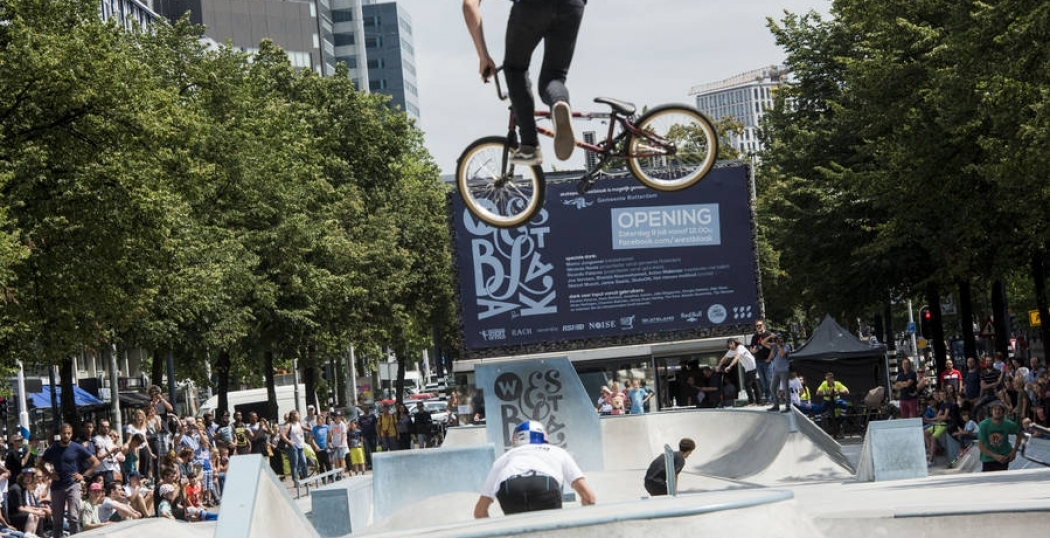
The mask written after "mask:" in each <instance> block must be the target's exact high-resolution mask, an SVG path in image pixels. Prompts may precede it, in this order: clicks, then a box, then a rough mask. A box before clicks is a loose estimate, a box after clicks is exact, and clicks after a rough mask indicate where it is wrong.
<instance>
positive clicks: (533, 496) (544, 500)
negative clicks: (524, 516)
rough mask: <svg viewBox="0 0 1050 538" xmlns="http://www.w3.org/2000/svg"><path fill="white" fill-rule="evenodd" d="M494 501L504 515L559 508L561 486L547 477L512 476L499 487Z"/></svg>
mask: <svg viewBox="0 0 1050 538" xmlns="http://www.w3.org/2000/svg"><path fill="white" fill-rule="evenodd" d="M496 499H498V500H499V505H500V507H501V508H502V509H503V513H504V514H518V513H521V512H535V511H537V510H551V509H554V508H561V485H560V484H558V481H557V480H555V479H553V478H551V477H549V476H547V475H541V474H532V475H517V476H512V477H510V478H508V479H506V480H504V481H503V483H501V484H500V485H499V491H498V492H497V493H496Z"/></svg>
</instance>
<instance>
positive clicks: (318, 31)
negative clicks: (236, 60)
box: [154, 0, 335, 75]
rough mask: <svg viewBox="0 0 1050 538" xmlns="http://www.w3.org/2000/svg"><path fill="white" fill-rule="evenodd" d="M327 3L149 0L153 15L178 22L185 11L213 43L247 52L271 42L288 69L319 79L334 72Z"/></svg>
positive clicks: (303, 0)
mask: <svg viewBox="0 0 1050 538" xmlns="http://www.w3.org/2000/svg"><path fill="white" fill-rule="evenodd" d="M328 6H329V0H316V1H315V0H154V7H155V9H156V10H157V13H160V14H161V15H163V16H165V17H167V18H168V19H170V20H173V21H174V20H178V19H179V18H180V17H182V16H183V14H185V13H187V12H189V14H190V22H192V23H194V24H200V25H203V26H204V27H205V31H204V32H205V35H206V36H207V37H208V38H209V39H211V40H212V41H214V42H216V43H226V42H229V43H231V44H232V45H233V47H235V48H237V49H239V50H241V51H244V52H247V53H249V54H251V53H255V52H258V50H259V43H260V42H261V41H262V40H263V39H270V40H271V41H273V42H274V43H276V44H277V45H278V46H280V47H281V48H282V49H284V51H285V52H286V53H288V58H289V59H290V60H291V62H292V65H294V66H295V67H298V68H301V69H313V70H314V71H316V72H317V73H319V74H321V75H330V74H332V73H334V72H335V58H334V52H335V47H334V44H333V43H332V39H333V37H332V18H331V10H330V9H329V7H328Z"/></svg>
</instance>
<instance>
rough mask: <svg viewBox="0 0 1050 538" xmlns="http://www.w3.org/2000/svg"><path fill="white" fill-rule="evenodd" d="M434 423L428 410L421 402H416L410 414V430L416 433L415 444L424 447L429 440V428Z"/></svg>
mask: <svg viewBox="0 0 1050 538" xmlns="http://www.w3.org/2000/svg"><path fill="white" fill-rule="evenodd" d="M433 425H434V420H433V417H431V416H430V411H427V409H426V407H425V406H424V405H423V402H416V412H415V413H414V414H413V415H412V430H413V431H414V432H415V434H416V444H417V445H418V446H419V448H426V447H427V444H429V442H430V428H431V426H433Z"/></svg>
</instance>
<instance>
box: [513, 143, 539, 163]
mask: <svg viewBox="0 0 1050 538" xmlns="http://www.w3.org/2000/svg"><path fill="white" fill-rule="evenodd" d="M510 162H511V164H516V165H518V166H539V165H541V164H543V152H541V151H540V147H539V146H520V147H518V149H516V150H514V152H513V153H511V154H510Z"/></svg>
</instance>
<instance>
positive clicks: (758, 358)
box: [751, 331, 773, 362]
mask: <svg viewBox="0 0 1050 538" xmlns="http://www.w3.org/2000/svg"><path fill="white" fill-rule="evenodd" d="M772 334H773V333H771V332H769V331H765V332H760V333H755V334H753V335H751V347H752V348H754V349H756V351H753V352H752V353H751V354H752V355H754V356H755V362H766V361H768V360H769V353H770V351H771V350H770V349H769V348H768V347H766V346H763V345H762V340H765V339H766V338H768V337H769V336H770V335H772Z"/></svg>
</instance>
